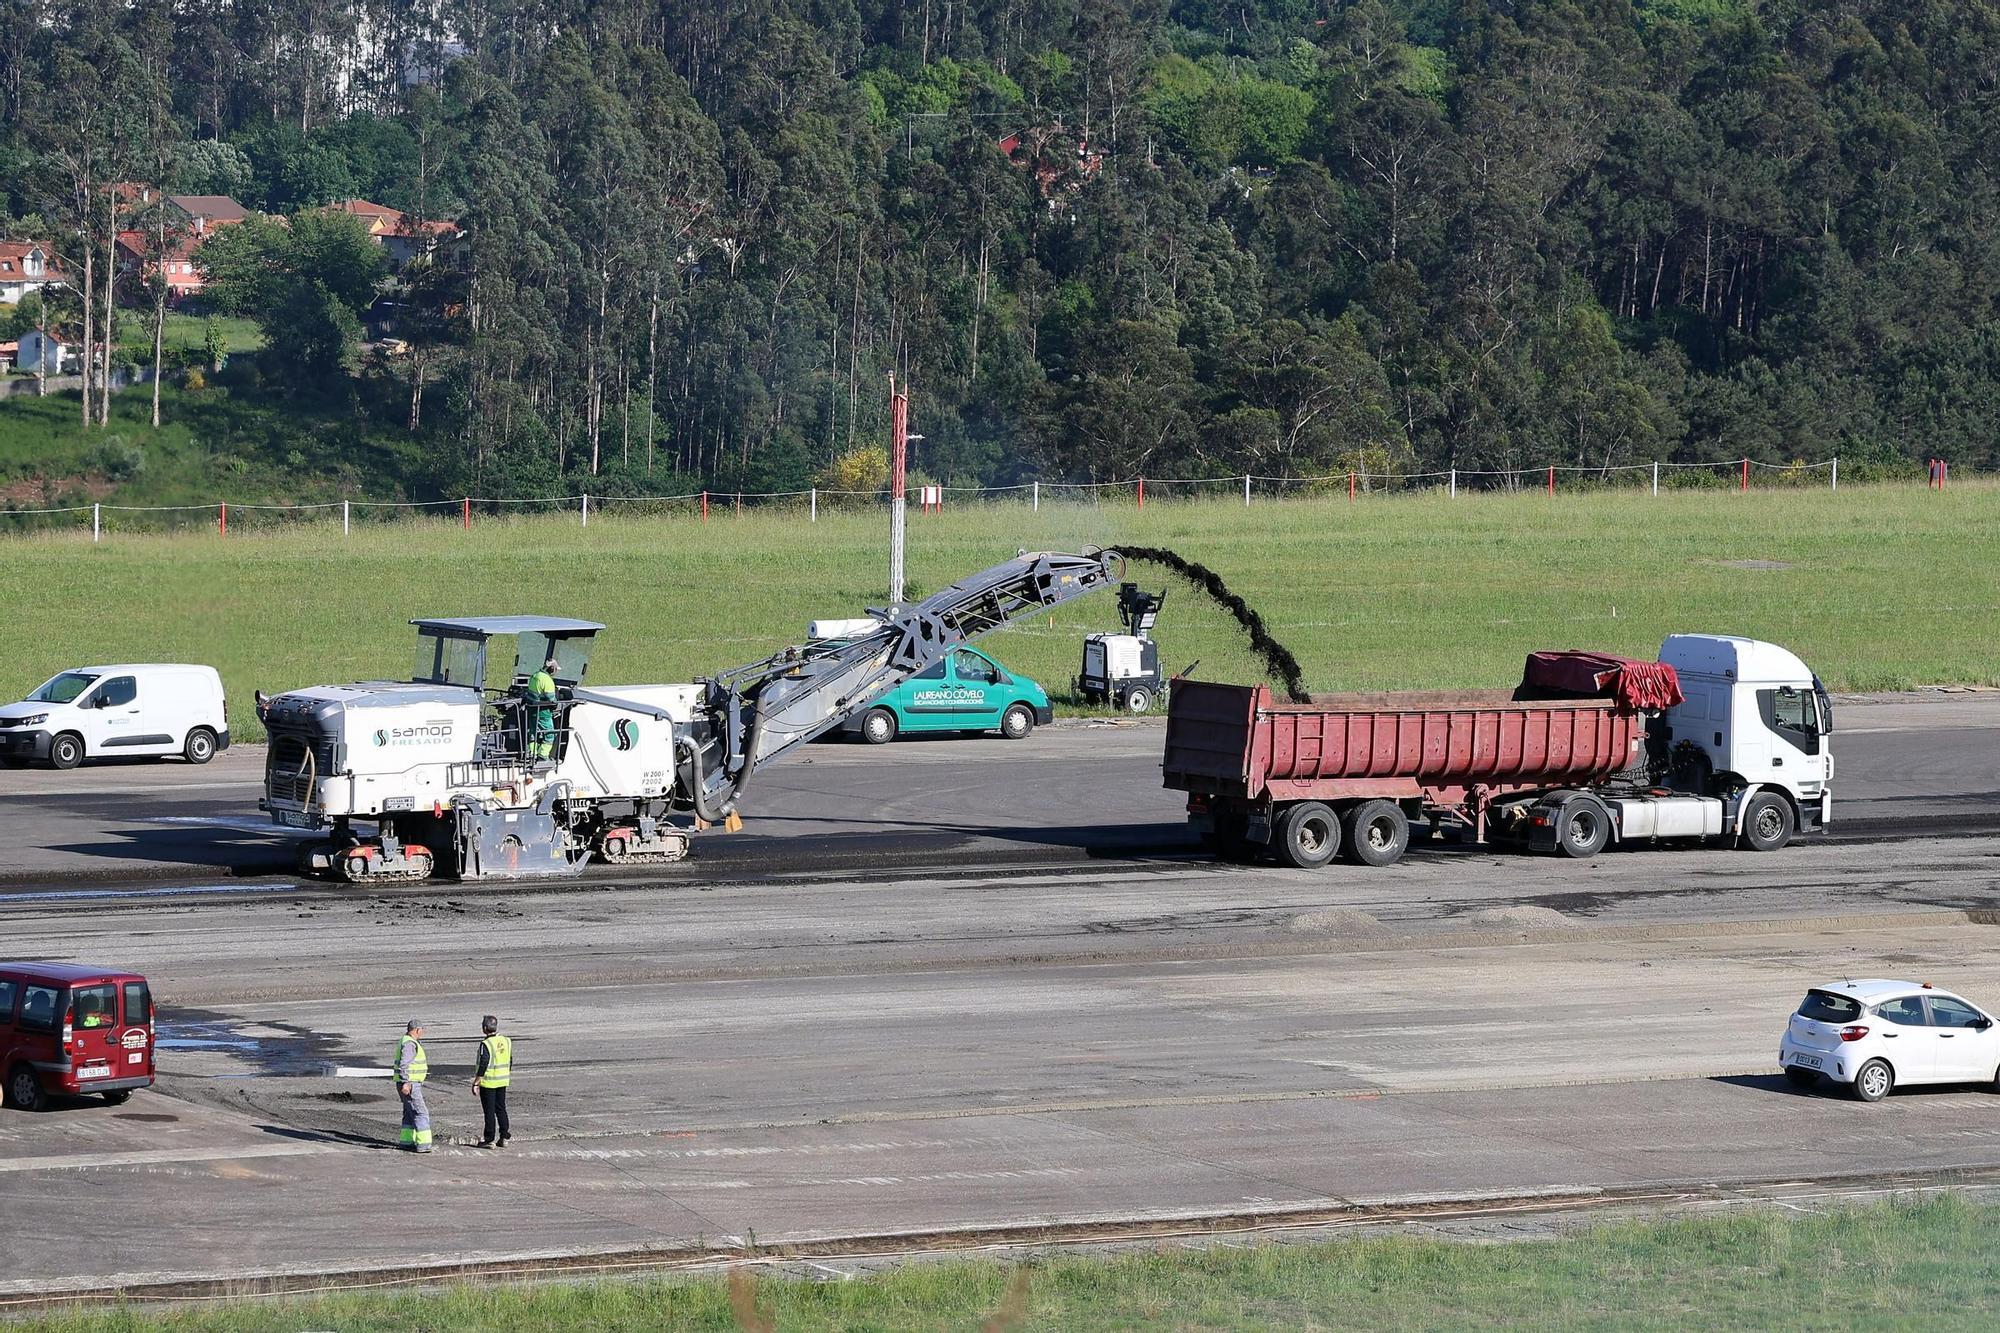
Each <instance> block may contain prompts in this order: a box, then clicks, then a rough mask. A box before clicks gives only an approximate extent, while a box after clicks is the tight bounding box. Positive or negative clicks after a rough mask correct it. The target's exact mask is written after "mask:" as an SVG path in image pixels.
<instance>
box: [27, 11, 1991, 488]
mask: <svg viewBox="0 0 2000 1333" xmlns="http://www.w3.org/2000/svg"><path fill="white" fill-rule="evenodd" d="M1996 154H2000V6H1995V5H1994V4H1991V3H1986V2H1985V0H1958V2H1957V3H1947V2H1946V0H1814V2H1811V3H1808V2H1806V0H1532V2H1526V0H1524V2H1521V3H1510V2H1509V0H1352V2H1351V3H1341V2H1338V0H730V2H729V3H722V2H721V0H64V2H63V3H60V4H58V3H53V2H52V0H14V2H13V3H12V4H11V5H10V6H9V7H8V11H7V22H6V23H5V24H4V25H0V238H12V239H17V240H19V239H28V240H40V241H43V242H45V243H46V244H47V245H48V246H49V248H50V251H51V253H52V255H53V256H54V257H55V260H56V262H58V263H60V265H61V266H62V268H63V269H64V271H65V272H66V273H68V274H70V275H71V278H72V283H71V286H70V287H69V288H67V289H65V290H62V291H57V290H55V289H50V290H49V292H48V293H47V298H46V304H47V306H48V307H49V314H48V315H47V316H44V317H45V318H49V319H52V320H54V321H55V322H56V323H58V324H59V325H63V326H65V327H67V326H68V325H77V326H79V327H80V326H82V325H83V324H85V323H86V322H87V321H89V320H91V319H93V318H95V319H97V320H99V321H101V319H102V317H103V314H104V312H103V311H102V310H100V309H98V308H97V307H98V306H99V305H100V304H101V303H102V301H103V297H102V295H101V289H102V285H103V270H104V268H105V267H106V266H107V265H108V264H109V263H110V262H111V259H110V256H111V253H112V252H111V249H110V248H109V247H108V245H107V237H108V236H109V235H110V234H111V233H112V232H114V231H116V230H117V229H120V228H124V229H128V230H133V231H136V232H137V233H138V234H139V235H141V236H151V237H152V238H153V241H156V242H157V244H158V247H159V248H160V251H161V253H165V252H166V250H168V249H170V248H171V245H172V244H173V243H174V239H175V238H172V237H169V235H168V234H167V228H168V224H167V223H166V222H165V221H158V222H157V223H155V221H154V220H153V219H152V217H151V215H149V214H147V213H146V212H145V211H144V208H143V206H142V205H141V204H140V203H138V202H136V201H137V200H138V199H141V198H144V197H150V194H149V192H142V193H141V194H139V195H135V194H134V192H133V190H132V183H139V184H140V185H143V186H148V187H153V188H156V189H157V190H159V191H181V192H187V193H191V194H198V195H226V196H229V197H230V198H233V199H235V200H236V201H238V202H240V203H241V204H242V205H244V206H245V207H246V208H248V209H250V210H252V213H253V216H252V218H251V219H250V220H249V221H248V222H246V223H244V224H242V225H240V226H236V227H233V228H231V229H229V230H228V231H227V232H222V233H218V234H217V235H216V236H214V237H212V238H209V239H208V240H207V241H205V242H204V243H203V244H202V245H201V246H200V247H199V248H198V249H197V250H196V251H195V253H196V257H197V261H198V262H199V264H200V265H201V266H202V270H203V272H204V273H205V274H206V275H207V277H208V285H207V287H206V289H205V290H204V291H203V292H202V294H201V296H200V298H199V301H197V302H195V303H194V304H192V305H191V306H190V307H189V308H190V309H192V310H194V311H195V312H196V313H199V312H201V311H202V310H205V309H214V310H217V311H220V312H223V313H226V314H231V315H238V316H248V317H250V318H253V319H255V320H257V321H258V323H259V324H260V325H261V326H262V327H263V329H264V332H265V338H264V345H263V346H262V348H261V349H259V350H257V351H256V352H254V353H246V354H244V355H241V356H237V357H232V358H229V359H228V360H229V364H228V367H227V369H226V370H225V371H224V372H223V373H221V374H219V375H213V376H212V382H210V381H209V380H205V379H204V377H203V376H202V374H201V371H202V367H200V366H191V367H183V368H181V371H182V372H187V373H191V375H192V378H191V379H190V381H189V382H190V383H192V384H194V385H196V386H197V387H204V388H205V390H206V391H207V392H211V393H226V394H234V395H240V396H243V397H244V398H246V399H253V398H254V399H257V400H260V401H267V402H268V401H277V402H282V403H286V404H291V405H295V406H296V408H297V410H298V411H300V412H302V413H312V414H317V419H320V420H326V419H332V420H334V421H336V422H338V423H339V426H338V429H336V430H333V431H331V432H328V431H325V430H320V431H317V432H315V433H314V434H313V436H312V440H311V448H312V450H314V451H322V452H335V453H338V452H342V451H346V452H349V453H351V454H355V455H356V456H364V457H367V458H369V459H371V460H374V463H373V465H372V466H371V471H372V473H373V475H374V476H375V477H377V478H379V477H380V474H381V473H382V471H384V470H393V471H394V472H395V474H396V475H394V476H393V477H392V478H389V479H388V480H389V482H390V483H392V484H393V485H394V486H397V487H400V488H403V489H405V490H407V491H408V492H409V493H412V494H442V495H459V494H462V493H472V494H484V495H514V496H533V495H540V494H556V493H562V492H564V491H565V490H571V489H574V488H575V487H576V486H577V485H578V484H579V481H580V479H583V478H588V479H589V480H588V482H587V483H586V484H587V485H588V487H589V489H591V490H592V491H593V492H595V493H599V494H621V493H623V494H641V493H658V492H660V491H662V490H663V489H665V488H666V487H668V486H669V484H670V483H672V482H673V481H676V480H688V479H694V480H698V481H700V482H702V483H703V484H713V485H715V486H717V487H719V488H737V489H748V490H782V489H790V488H793V487H799V486H804V485H807V484H810V482H811V481H812V480H814V479H818V480H819V483H820V484H822V485H832V484H838V483H839V482H841V481H850V482H856V483H859V484H861V485H863V486H866V485H872V484H874V483H875V482H876V481H877V480H879V466H880V464H879V460H880V454H879V447H880V445H881V443H882V439H883V435H884V432H885V423H886V420H887V377H888V376H889V375H890V374H892V373H893V374H894V375H896V377H897V378H898V379H899V380H901V381H904V382H907V384H908V385H909V386H910V391H911V394H912V409H911V410H912V418H911V419H912V427H913V429H915V430H916V431H918V432H920V433H921V434H922V436H923V437H924V438H923V442H922V443H921V445H920V446H919V447H918V449H917V453H916V460H915V461H916V466H917V467H918V469H919V470H920V471H921V472H922V473H924V474H925V475H926V476H929V477H934V478H937V479H939V480H943V481H946V482H949V483H951V484H956V485H976V484H1003V483H1010V482H1016V481H1020V480H1024V479H1027V478H1043V479H1049V480H1058V479H1063V480H1094V479H1109V478H1128V477H1133V476H1139V475H1146V476H1152V477H1202V476H1220V475H1228V474H1242V473H1245V472H1254V473H1258V474H1260V475H1270V476H1288V477H1303V476H1314V475H1321V474H1326V473H1331V472H1344V471H1346V470H1348V469H1359V470H1362V471H1367V472H1375V473H1383V472H1398V471H1414V470H1423V469H1430V468H1443V467H1457V468H1461V469H1467V470H1478V469H1512V468H1520V469H1533V468H1540V467H1545V466H1548V465H1551V464H1560V465H1564V466H1575V467H1592V468H1597V467H1610V466H1615V465H1617V464H1619V463H1621V462H1626V461H1630V460H1636V459H1655V458H1661V459H1673V460H1681V461H1701V460H1709V459H1735V458H1738V457H1744V456H1747V457H1750V458H1752V459H1756V460H1759V461H1763V462H1774V463H1781V462H1786V461H1791V460H1813V459H1821V458H1825V457H1827V456H1829V455H1833V454H1839V455H1840V456H1841V457H1842V458H1843V460H1849V459H1852V460H1855V461H1856V462H1860V463H1867V462H1871V461H1872V462H1875V463H1878V464H1881V465H1889V464H1892V463H1896V462H1898V461H1899V460H1906V459H1922V458H1926V457H1930V456H1940V457H1945V458H1949V459H1952V460H1953V461H1954V462H1955V463H1957V464H1958V465H1960V466H1966V467H1978V466H1992V465H1994V464H1995V463H1996V462H2000V305H1996V294H2000V206H1996V204H1997V203H2000V201H1996V198H1995V193H1996V183H2000V162H1996ZM351 199H365V200H368V201H371V202H373V203H376V204H380V205H383V206H384V207H386V208H390V209H395V210H399V211H400V212H402V213H403V214H405V215H406V217H407V218H408V219H409V220H411V222H413V223H415V224H418V225H422V224H430V223H440V224H442V223H449V224H452V225H451V226H450V227H439V228H435V229H433V230H434V234H436V235H438V236H441V237H444V238H446V239H445V240H444V241H443V242H442V243H440V244H437V245H436V246H435V247H433V248H432V249H430V250H429V251H427V252H424V253H420V254H418V255H417V256H416V257H415V258H414V259H413V260H412V261H411V262H409V263H408V264H406V265H403V266H401V267H400V268H399V269H396V270H395V271H392V269H391V266H390V265H389V264H387V263H386V261H384V260H383V258H382V256H381V255H380V254H379V253H377V247H376V245H375V244H374V243H373V242H371V241H370V240H369V239H368V237H367V235H366V233H365V231H364V230H362V229H361V226H360V224H359V222H358V221H357V220H356V219H355V218H353V217H351V216H348V215H346V214H341V213H337V212H326V211H322V210H323V209H324V207H325V206H326V205H328V204H330V203H334V202H336V201H341V200H351ZM121 209H122V210H123V213H124V216H122V217H121V216H120V211H121ZM150 243H151V242H148V244H150ZM86 268H93V269H94V270H95V281H96V283H97V286H95V287H89V288H88V290H89V292H90V296H89V299H85V297H84V289H85V287H86V286H87V284H85V282H84V281H83V278H84V270H85V269H86ZM117 299H118V301H119V303H120V307H121V308H120V309H118V310H117V312H116V318H117V319H118V320H119V321H120V322H121V324H124V325H127V326H129V325H130V323H131V322H132V321H140V322H142V323H146V325H147V327H148V328H149V329H150V328H151V327H152V326H153V324H154V323H157V322H159V321H160V320H162V319H164V317H165V314H166V310H167V304H168V296H167V294H166V293H165V291H164V290H163V285H162V284H161V283H160V282H159V281H157V280H155V281H152V282H151V283H147V282H140V283H138V284H137V285H136V287H132V288H126V287H121V289H120V291H119V293H118V297H117ZM385 301H387V302H388V303H389V304H390V306H391V307H392V308H393V310H394V311H395V312H396V313H395V319H394V329H393V332H394V335H395V337H396V338H398V339H399V340H401V341H400V349H401V350H400V354H399V355H398V356H396V357H394V358H383V357H381V356H379V355H369V354H366V352H365V351H364V346H365V344H366V343H367V342H368V341H369V333H370V330H369V320H370V319H371V318H375V317H376V316H375V315H371V313H370V312H371V310H375V311H377V312H378V314H379V310H380V308H381V307H382V304H383V302H385ZM4 317H5V316H4V314H0V318H4ZM18 324H19V319H18V317H17V318H16V325H17V326H18ZM82 336H84V337H86V338H87V337H88V336H89V334H88V332H87V331H84V332H83V334H82ZM149 336H150V335H149ZM195 359H198V358H195ZM215 359H216V360H217V361H220V360H222V358H221V357H219V356H218V357H217V358H215ZM211 370H212V368H211ZM177 373H178V372H177ZM127 392H133V390H127ZM5 410H7V409H6V407H5V405H4V404H0V411H5ZM83 411H84V413H85V414H86V417H87V416H88V414H89V412H90V406H89V403H88V401H87V400H86V402H85V404H84V407H83ZM295 456H296V455H295ZM333 461H334V460H333V459H331V458H328V457H320V456H318V454H317V453H315V454H312V455H310V456H307V457H305V459H304V462H305V464H306V465H307V466H308V467H321V466H326V465H330V464H331V463H332V462H333ZM1846 465H1847V464H1846V462H1845V461H1844V462H1843V466H1846ZM366 484H369V485H376V486H377V489H381V488H382V487H380V486H379V485H377V483H375V482H369V483H366Z"/></svg>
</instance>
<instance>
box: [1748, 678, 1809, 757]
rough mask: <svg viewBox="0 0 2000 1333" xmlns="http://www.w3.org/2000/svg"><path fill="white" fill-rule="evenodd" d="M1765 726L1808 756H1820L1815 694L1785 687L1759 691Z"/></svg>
mask: <svg viewBox="0 0 2000 1333" xmlns="http://www.w3.org/2000/svg"><path fill="white" fill-rule="evenodd" d="M1757 711H1758V712H1759V713H1761V714H1762V715H1763V718H1764V725H1765V726H1767V727H1769V728H1770V729H1771V730H1772V731H1775V732H1777V733H1778V734H1779V735H1780V736H1783V737H1784V738H1785V739H1786V740H1788V741H1790V742H1791V743H1792V744H1793V745H1795V746H1797V747H1798V748H1799V749H1801V750H1803V751H1805V752H1806V753H1807V754H1818V753H1819V735H1820V726H1819V720H1820V719H1819V699H1818V697H1817V696H1816V695H1814V693H1813V692H1812V691H1811V690H1801V689H1795V688H1794V687H1792V686H1790V685H1783V686H1780V687H1778V688H1777V689H1771V690H1759V691H1757Z"/></svg>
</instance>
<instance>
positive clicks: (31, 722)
mask: <svg viewBox="0 0 2000 1333" xmlns="http://www.w3.org/2000/svg"><path fill="white" fill-rule="evenodd" d="M48 720H49V715H48V714H47V713H36V714H35V715H34V716H33V717H23V718H16V719H15V724H16V725H17V726H23V727H35V726H40V725H41V724H42V723H44V722H46V721H48Z"/></svg>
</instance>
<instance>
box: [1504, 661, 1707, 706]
mask: <svg viewBox="0 0 2000 1333" xmlns="http://www.w3.org/2000/svg"><path fill="white" fill-rule="evenodd" d="M1520 693H1521V696H1522V697H1523V698H1549V697H1551V696H1557V697H1561V696H1567V697H1570V698H1585V699H1611V700H1614V701H1616V703H1617V704H1618V706H1619V707H1620V708H1630V709H1633V710H1634V711H1639V712H1650V711H1653V710H1655V709H1660V708H1672V707H1673V706H1674V705H1675V704H1677V703H1679V702H1680V701H1681V699H1682V698H1683V696H1682V694H1681V678H1680V676H1679V674H1678V673H1676V672H1675V671H1674V669H1673V668H1672V667H1670V666H1668V665H1667V664H1666V663H1665V662H1640V661H1636V660H1634V659H1632V658H1629V657H1613V656H1612V655H1611V654H1609V653H1586V652H1581V651H1578V650H1575V649H1571V650H1569V651H1567V652H1545V653H1529V654H1528V666H1527V669H1526V670H1525V671H1523V672H1522V673H1521V690H1520Z"/></svg>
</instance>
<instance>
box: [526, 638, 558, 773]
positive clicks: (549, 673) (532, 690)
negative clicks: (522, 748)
mask: <svg viewBox="0 0 2000 1333" xmlns="http://www.w3.org/2000/svg"><path fill="white" fill-rule="evenodd" d="M528 703H529V705H530V706H531V708H532V710H533V714H534V716H533V717H532V719H531V721H532V723H533V727H534V735H533V738H532V739H531V740H530V741H529V742H528V757H529V758H530V759H549V758H553V757H554V755H555V752H556V659H555V658H553V657H551V658H550V659H549V660H548V661H546V662H544V663H542V669H541V670H540V671H537V672H536V673H535V674H534V675H533V676H531V677H529V678H528Z"/></svg>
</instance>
